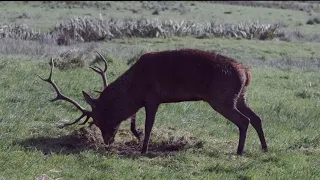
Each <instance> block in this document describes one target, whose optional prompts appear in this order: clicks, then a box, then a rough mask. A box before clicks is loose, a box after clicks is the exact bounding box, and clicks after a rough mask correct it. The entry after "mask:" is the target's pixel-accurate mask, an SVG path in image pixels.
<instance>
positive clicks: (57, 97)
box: [37, 58, 92, 127]
mask: <svg viewBox="0 0 320 180" xmlns="http://www.w3.org/2000/svg"><path fill="white" fill-rule="evenodd" d="M53 68H54V63H53V58H51V71H50V75H49V78H48V79H44V78H42V77H40V76H39V75H37V76H38V77H39V78H40V79H42V80H43V81H46V82H48V83H50V84H51V85H52V86H53V88H54V90H55V91H56V93H57V96H56V97H55V98H54V99H51V100H50V101H51V102H54V101H57V100H64V101H68V102H70V103H71V104H73V105H74V106H76V107H77V108H78V109H79V110H80V111H81V112H82V115H81V116H80V117H79V118H77V119H76V120H75V121H73V122H71V123H67V124H64V125H63V127H66V126H69V125H72V124H75V123H77V122H79V121H80V120H81V119H82V118H83V117H85V116H87V118H86V120H85V121H84V122H83V123H81V124H85V123H86V122H88V120H89V118H90V117H92V115H91V111H88V110H85V109H84V108H83V107H81V106H80V105H79V104H78V103H77V102H76V101H74V100H72V99H71V98H68V97H67V96H65V95H63V94H62V93H61V92H60V90H59V88H58V87H57V85H56V84H55V83H54V82H53V80H52V73H53Z"/></svg>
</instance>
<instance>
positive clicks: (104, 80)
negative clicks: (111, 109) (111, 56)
mask: <svg viewBox="0 0 320 180" xmlns="http://www.w3.org/2000/svg"><path fill="white" fill-rule="evenodd" d="M96 52H97V53H98V54H99V56H100V58H101V59H102V60H103V62H104V70H102V69H101V68H99V67H97V66H94V67H90V68H91V69H92V70H93V71H95V72H96V73H98V74H100V75H101V77H102V80H103V85H104V88H105V87H107V85H108V82H107V74H106V73H107V69H108V64H107V60H106V59H105V58H104V57H103V56H102V55H101V54H100V53H99V52H98V51H96Z"/></svg>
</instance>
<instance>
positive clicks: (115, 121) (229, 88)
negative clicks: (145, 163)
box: [48, 49, 268, 155]
mask: <svg viewBox="0 0 320 180" xmlns="http://www.w3.org/2000/svg"><path fill="white" fill-rule="evenodd" d="M52 69H53V64H52V67H51V74H50V76H49V79H51V76H52ZM96 72H97V71H96ZM99 72H101V70H100V71H99ZM48 82H50V81H48ZM250 82H251V73H250V71H249V69H248V68H247V67H245V66H244V65H242V64H241V63H239V62H236V61H235V60H233V59H231V58H228V57H226V56H223V55H220V54H216V53H213V52H206V51H201V50H196V49H181V50H170V51H162V52H151V53H146V54H144V55H142V56H141V57H140V58H139V59H138V60H137V61H136V62H135V64H134V65H132V66H131V67H130V68H129V69H128V70H127V71H126V72H125V73H123V74H122V75H121V76H120V77H118V78H117V79H116V80H115V81H113V82H112V83H111V84H110V85H108V86H106V84H105V88H104V90H103V91H102V92H101V93H100V96H99V98H97V99H93V98H92V97H91V96H90V95H88V94H87V93H86V92H84V91H82V93H83V96H84V98H85V101H86V102H87V103H88V104H89V105H90V106H91V109H92V111H88V110H84V109H83V108H82V107H81V106H80V105H79V104H78V103H76V102H74V101H73V100H70V99H69V98H65V97H64V96H63V95H62V94H61V93H59V90H58V88H57V87H56V86H55V85H54V84H53V83H52V81H51V82H50V83H51V84H52V85H53V86H54V88H55V89H56V92H57V93H58V96H57V98H56V99H61V100H66V101H69V102H71V103H72V104H74V105H75V106H76V107H77V108H78V109H79V110H80V111H82V113H83V114H82V116H80V118H78V119H77V120H76V121H75V122H78V121H79V120H80V119H81V118H83V117H85V116H86V117H87V119H86V120H85V122H86V121H88V119H89V118H90V117H91V118H92V119H93V122H92V123H93V124H95V125H96V126H97V127H99V129H100V131H101V134H102V137H103V139H104V142H105V143H106V144H111V143H113V142H114V137H115V135H116V133H117V131H118V129H119V126H120V124H121V123H122V122H123V121H124V120H126V119H127V118H129V117H135V113H136V112H137V111H138V110H139V109H140V108H144V109H145V111H146V119H145V129H144V140H143V145H142V149H141V153H143V154H144V153H147V151H148V144H149V140H150V134H151V131H152V127H153V124H154V121H155V116H156V112H157V110H158V107H159V105H160V104H163V103H179V102H184V101H204V102H207V103H208V104H209V105H210V106H211V107H212V108H213V109H214V110H215V111H217V112H218V113H220V114H221V115H222V116H224V117H225V118H226V119H228V120H230V121H231V122H233V123H234V124H235V125H236V126H237V127H238V129H239V142H238V148H237V154H238V155H242V154H243V149H244V144H245V140H246V135H247V129H248V126H249V123H250V124H251V125H252V126H253V127H254V129H255V130H256V132H257V134H258V137H259V139H260V143H261V147H262V150H263V151H264V152H267V151H268V148H267V143H266V140H265V136H264V132H263V129H262V122H261V118H260V117H259V116H258V115H257V114H256V113H255V112H254V111H253V110H252V109H251V108H250V107H249V106H248V104H247V98H246V91H247V88H248V86H249V84H250ZM135 128H136V127H135V118H134V120H132V122H131V130H132V131H133V132H134V131H135ZM134 134H135V135H136V137H139V133H138V132H137V131H135V133H134Z"/></svg>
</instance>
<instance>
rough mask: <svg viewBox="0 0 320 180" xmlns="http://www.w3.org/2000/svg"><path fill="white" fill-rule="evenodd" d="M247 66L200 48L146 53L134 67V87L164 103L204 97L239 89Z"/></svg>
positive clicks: (244, 79)
mask: <svg viewBox="0 0 320 180" xmlns="http://www.w3.org/2000/svg"><path fill="white" fill-rule="evenodd" d="M246 72H247V69H246V67H244V66H243V65H241V64H239V63H237V62H236V61H233V60H232V59H230V58H227V57H225V56H222V55H218V54H215V53H209V52H205V51H200V50H190V49H186V50H174V51H164V52H156V53H149V54H145V55H143V56H141V57H140V59H139V60H138V61H137V62H136V64H135V65H134V67H132V74H133V77H134V79H135V80H134V81H132V82H133V84H134V85H133V86H132V87H131V89H136V90H137V91H139V92H137V93H141V95H142V96H143V94H146V93H150V92H151V93H153V94H154V95H156V96H157V97H158V98H160V99H161V101H162V102H180V101H196V100H204V99H206V98H208V97H209V96H210V97H212V96H215V95H216V96H220V95H222V94H223V93H226V92H230V91H235V92H236V91H239V90H240V89H241V88H242V86H243V84H244V82H245V81H246Z"/></svg>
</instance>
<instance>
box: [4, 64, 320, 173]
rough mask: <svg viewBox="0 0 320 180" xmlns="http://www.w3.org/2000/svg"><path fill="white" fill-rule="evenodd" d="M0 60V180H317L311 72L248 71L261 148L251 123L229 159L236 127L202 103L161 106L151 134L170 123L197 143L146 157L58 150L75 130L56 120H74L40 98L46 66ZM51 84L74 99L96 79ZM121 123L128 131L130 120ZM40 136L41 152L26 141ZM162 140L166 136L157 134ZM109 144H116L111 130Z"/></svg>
mask: <svg viewBox="0 0 320 180" xmlns="http://www.w3.org/2000/svg"><path fill="white" fill-rule="evenodd" d="M0 62H1V63H0V65H1V66H0V68H1V72H2V75H1V80H0V87H1V91H0V92H1V94H0V95H1V97H2V98H1V102H0V109H1V113H0V117H1V121H0V123H1V126H0V138H1V141H0V157H1V158H0V159H1V160H0V172H1V173H0V177H3V178H4V179H33V178H35V177H38V176H40V175H43V174H46V175H48V176H49V177H51V178H55V179H56V178H59V177H60V178H63V179H132V178H134V179H150V178H154V179H186V178H187V179H199V178H205V179H239V178H240V179H316V177H319V176H320V171H319V169H318V168H317V167H318V166H319V161H318V157H319V155H320V149H319V145H320V144H319V139H320V134H319V128H320V122H319V121H318V119H319V118H318V117H319V116H320V114H319V111H318V106H319V102H320V101H319V100H320V93H319V91H318V89H319V85H320V77H319V76H320V75H319V71H315V72H304V71H302V70H298V69H292V70H291V71H283V70H279V69H275V68H270V67H269V68H263V67H256V68H253V69H252V71H253V82H252V84H251V86H250V88H249V91H248V98H249V104H250V106H251V107H252V108H253V109H254V110H255V111H256V112H257V113H258V114H259V115H260V116H261V117H262V119H263V127H264V131H265V134H266V138H267V141H268V145H269V148H270V152H268V153H263V152H261V150H260V144H259V140H258V137H257V135H256V133H255V131H254V130H253V128H252V127H250V128H249V131H248V138H247V141H246V146H245V152H246V153H245V155H244V156H243V157H238V156H236V155H235V152H236V147H237V141H238V133H237V128H236V126H235V125H233V124H232V123H231V122H229V121H227V120H225V119H224V118H223V117H222V116H220V115H219V114H218V113H216V112H215V111H213V110H212V109H211V108H210V107H209V106H208V105H207V104H206V103H204V102H189V103H179V104H163V105H161V106H160V109H159V111H158V114H157V117H156V123H155V127H154V132H155V133H158V134H159V133H160V134H161V133H162V132H164V133H163V134H165V132H166V131H167V130H168V129H173V131H172V135H170V136H175V137H188V136H190V137H195V138H196V141H198V142H201V144H203V147H199V148H195V147H191V148H186V149H183V148H182V149H181V150H180V151H178V152H177V153H176V154H170V153H169V154H167V155H164V156H157V154H156V155H155V157H152V158H150V157H143V156H139V155H130V154H129V155H126V156H121V155H117V154H114V153H104V152H101V151H96V150H94V149H90V148H89V147H87V148H86V147H83V148H82V149H79V150H78V151H77V150H75V151H73V148H72V147H62V146H61V145H59V138H62V137H64V136H66V135H67V134H69V133H70V132H72V131H73V130H75V129H78V128H79V127H77V126H73V127H69V128H66V129H59V128H57V127H56V124H57V123H58V122H59V121H61V120H66V119H67V120H69V121H70V120H71V119H74V118H75V117H77V115H78V114H79V112H77V111H76V110H75V109H74V108H73V107H72V106H71V105H69V104H67V103H64V102H56V103H50V102H49V101H48V100H49V99H51V98H53V97H54V91H53V89H52V88H51V87H50V86H49V85H48V84H46V83H44V82H43V81H41V80H39V79H38V78H37V77H36V76H35V74H39V75H41V76H43V77H45V76H47V75H48V72H49V66H48V64H47V62H42V61H40V62H39V61H23V60H15V61H10V60H5V59H3V60H1V61H0ZM127 68H128V66H127V65H126V64H125V62H123V61H115V62H114V63H112V64H110V66H109V72H108V75H109V80H110V81H113V80H114V79H115V78H116V77H118V76H119V75H120V74H121V73H122V72H124V71H125V70H126V69H127ZM13 72H14V73H13ZM54 80H55V82H56V83H57V84H58V86H59V87H60V89H61V91H62V92H63V93H64V94H66V95H68V96H71V97H72V98H74V99H76V100H78V101H79V103H81V104H83V105H85V103H84V101H83V98H82V96H81V90H82V89H83V90H85V91H87V92H89V93H91V94H94V96H97V94H95V93H94V92H93V90H94V89H100V88H101V85H102V82H101V79H100V77H99V76H98V75H96V74H95V73H93V72H92V71H90V69H87V68H78V69H72V70H67V71H60V70H58V69H55V74H54ZM85 107H86V108H88V106H85ZM138 119H139V120H138V124H139V127H140V128H143V124H144V110H140V111H139V113H138ZM121 129H122V130H123V131H129V121H125V122H124V123H123V124H122V126H121ZM128 134H130V133H129V132H128ZM130 136H131V135H130ZM170 136H169V137H170ZM41 137H50V138H52V141H54V140H55V141H54V142H56V143H57V144H54V145H55V146H56V148H53V149H51V150H52V151H53V152H52V153H50V149H49V150H45V149H46V148H48V147H46V144H41V141H36V145H35V144H33V143H32V142H31V140H30V139H32V138H35V139H37V138H38V139H39V138H41ZM159 138H160V139H161V137H158V136H153V138H152V140H153V141H154V142H157V141H159ZM132 139H133V137H132ZM162 139H165V140H166V141H169V139H166V137H162ZM116 141H118V142H119V143H125V140H124V139H122V138H121V136H119V135H117V139H116ZM49 148H50V147H49ZM51 148H52V147H51ZM66 152H70V153H66ZM138 153H139V152H136V154H138Z"/></svg>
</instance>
